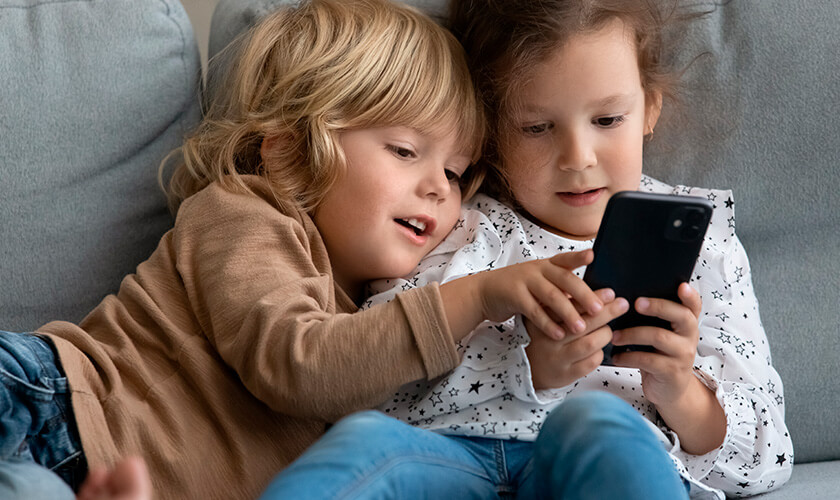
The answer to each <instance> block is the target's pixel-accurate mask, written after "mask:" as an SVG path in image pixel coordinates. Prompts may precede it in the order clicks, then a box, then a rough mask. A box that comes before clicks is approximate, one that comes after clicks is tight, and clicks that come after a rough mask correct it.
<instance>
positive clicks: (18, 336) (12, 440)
mask: <svg viewBox="0 0 840 500" xmlns="http://www.w3.org/2000/svg"><path fill="white" fill-rule="evenodd" d="M0 436H2V441H0V461H2V462H3V464H4V465H5V466H6V467H8V463H27V462H28V463H35V464H39V465H41V466H43V467H45V468H47V469H50V470H52V471H53V472H55V473H56V474H58V475H59V476H60V477H61V478H62V479H63V480H64V481H65V482H66V483H67V484H69V485H70V486H72V487H74V488H75V487H76V486H78V484H80V482H81V481H82V480H83V479H84V476H85V474H86V462H85V460H84V455H83V453H82V448H81V443H80V439H79V433H78V430H77V429H76V424H75V420H74V418H73V411H72V408H71V406H70V393H69V387H68V384H67V379H66V378H65V377H64V374H63V373H62V370H61V367H60V364H59V362H58V358H57V356H56V354H55V352H54V350H53V348H52V345H51V344H50V343H49V341H47V340H46V339H44V338H41V337H39V336H37V335H32V334H26V333H10V332H0ZM4 498H6V497H5V496H4Z"/></svg>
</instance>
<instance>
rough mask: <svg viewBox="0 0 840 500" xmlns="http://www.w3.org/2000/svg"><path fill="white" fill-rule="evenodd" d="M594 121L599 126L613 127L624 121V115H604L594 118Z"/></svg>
mask: <svg viewBox="0 0 840 500" xmlns="http://www.w3.org/2000/svg"><path fill="white" fill-rule="evenodd" d="M592 121H593V123H594V124H595V125H597V126H599V127H603V128H612V127H617V126H619V125H620V124H621V123H622V122H623V121H624V116H622V115H618V116H602V117H600V118H595V119H594V120H592Z"/></svg>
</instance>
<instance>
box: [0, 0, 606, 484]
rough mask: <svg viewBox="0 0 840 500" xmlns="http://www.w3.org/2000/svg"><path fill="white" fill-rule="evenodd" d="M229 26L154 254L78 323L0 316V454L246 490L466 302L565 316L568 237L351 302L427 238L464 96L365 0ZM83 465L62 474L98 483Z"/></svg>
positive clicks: (472, 149)
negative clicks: (469, 272)
mask: <svg viewBox="0 0 840 500" xmlns="http://www.w3.org/2000/svg"><path fill="white" fill-rule="evenodd" d="M240 47H241V48H240V49H239V52H237V53H236V57H235V61H236V63H235V64H234V65H233V66H232V67H231V68H230V71H229V73H228V75H229V78H227V80H225V82H224V83H223V84H222V85H221V86H219V87H217V89H216V91H215V94H214V98H213V100H212V102H211V104H210V106H209V108H208V110H207V113H206V115H205V118H204V119H203V121H202V123H201V124H200V126H199V128H198V130H197V131H196V132H195V133H194V134H192V135H191V136H190V137H189V138H188V139H187V140H186V143H185V145H184V146H183V148H182V153H183V158H184V163H183V164H182V165H180V166H179V168H178V169H177V171H176V172H175V173H174V177H173V178H172V181H171V184H170V194H171V199H172V204H173V206H174V207H176V208H177V219H176V222H175V226H174V228H173V229H172V230H171V231H170V232H168V233H167V234H166V235H165V236H164V237H163V238H162V239H161V241H160V244H159V246H158V248H157V249H156V250H155V252H154V253H153V254H152V255H151V256H150V257H149V259H148V260H147V261H145V262H144V263H142V264H140V266H138V268H137V271H136V273H135V274H132V275H129V276H127V277H126V278H125V279H124V281H123V283H122V285H121V287H120V290H119V292H118V293H117V294H116V295H111V296H108V297H106V298H105V299H104V300H103V301H102V303H101V304H100V305H99V306H98V307H96V308H95V309H94V310H93V311H92V312H91V313H90V314H89V315H88V316H87V317H86V318H85V319H84V320H83V321H82V322H81V323H80V324H78V325H75V324H70V323H67V322H52V323H49V324H47V325H45V326H43V327H41V328H39V329H38V331H37V332H35V333H34V334H21V333H8V332H2V333H0V370H2V372H1V373H2V375H3V376H2V377H0V378H2V381H3V385H2V389H0V430H1V431H2V432H0V436H2V442H0V469H3V467H4V466H5V467H10V468H15V469H16V470H17V468H19V467H21V466H27V465H28V466H29V470H30V471H31V472H32V477H41V476H42V473H43V472H44V471H45V469H44V468H48V469H52V470H54V471H55V472H57V473H58V474H59V475H61V477H62V478H63V479H64V480H65V481H66V482H67V483H68V484H70V485H72V486H73V487H74V488H75V487H77V486H78V484H79V483H80V482H81V481H82V480H83V479H84V476H85V470H86V468H87V466H90V467H91V469H95V468H100V467H103V466H105V467H111V466H114V464H116V463H118V462H119V457H124V456H129V455H136V456H138V457H139V458H140V459H142V460H143V461H144V462H145V464H146V465H147V467H148V472H149V475H150V477H151V479H152V482H153V486H154V491H155V494H156V495H157V498H177V499H185V498H200V499H206V498H225V499H236V498H243V499H250V498H254V497H255V496H256V495H257V494H258V492H259V491H261V490H262V489H264V487H265V486H266V485H267V484H268V482H269V480H270V478H271V477H272V476H273V475H274V474H275V473H276V472H277V471H278V470H280V469H282V468H283V467H284V466H285V465H287V464H288V463H289V462H290V461H291V460H293V459H294V458H295V457H296V456H297V455H298V454H300V453H301V452H302V451H303V450H304V449H305V448H306V447H307V446H308V445H309V444H311V443H312V442H313V441H314V440H315V439H316V438H317V437H318V436H320V435H321V434H322V433H323V432H324V429H325V427H326V424H327V423H328V422H332V421H335V420H337V419H338V418H340V417H342V416H344V415H346V414H349V413H351V412H353V411H356V410H359V409H363V408H370V407H373V406H375V405H377V404H379V403H381V402H382V401H383V399H384V398H385V397H386V396H387V395H388V394H391V393H393V392H394V391H395V390H397V388H399V387H400V386H401V385H403V384H405V383H408V382H410V381H414V380H418V379H420V380H426V379H434V378H436V377H438V376H440V375H442V374H444V373H446V372H448V371H449V370H451V369H453V368H454V367H455V366H456V365H457V363H458V360H459V357H458V355H457V352H456V342H458V341H459V340H460V339H461V338H463V337H464V335H466V334H467V333H469V332H470V331H471V330H472V329H473V328H475V326H476V325H477V324H478V323H480V322H481V321H483V320H485V319H495V320H502V319H504V318H506V317H508V316H510V315H511V314H514V313H517V312H521V313H525V314H527V315H529V317H531V318H532V319H533V320H534V321H535V322H536V323H537V324H538V325H539V326H540V327H541V328H543V329H545V330H547V331H556V329H558V328H559V326H558V324H557V323H556V322H555V321H553V320H552V319H551V318H550V317H549V315H548V314H547V313H546V310H544V309H543V307H542V306H544V307H546V308H547V309H548V310H550V311H552V316H553V317H555V318H557V321H558V322H564V323H568V324H574V323H575V322H576V321H580V320H581V319H582V318H581V316H580V314H579V313H578V311H577V310H575V309H574V308H572V307H571V301H570V299H569V298H567V296H566V295H565V294H561V293H559V290H560V289H561V288H562V289H569V288H574V284H573V281H574V280H573V279H574V275H573V274H572V273H571V271H570V269H573V268H575V267H578V266H580V265H583V264H585V262H586V259H584V258H581V257H580V256H560V257H558V258H557V259H554V260H553V261H550V262H549V261H542V262H534V263H532V264H529V265H528V266H524V267H522V268H520V270H518V271H516V272H510V271H508V270H502V271H500V272H499V273H496V274H489V273H488V276H489V278H487V277H484V276H482V278H481V279H467V280H461V281H459V282H453V283H451V284H448V285H446V286H443V287H440V286H438V285H436V284H434V285H430V286H427V287H422V288H418V289H416V290H412V291H409V292H406V293H405V294H401V295H400V296H399V297H398V299H397V300H394V301H392V302H390V303H388V304H383V305H380V306H376V307H371V308H370V309H368V310H365V311H362V312H358V313H356V311H357V309H358V302H359V301H360V300H361V298H362V294H363V289H364V286H365V284H366V283H367V282H368V281H370V280H373V279H381V278H389V277H397V276H401V275H405V274H407V273H409V272H411V270H412V269H414V268H415V267H416V266H417V264H418V262H419V261H420V259H421V258H422V257H423V256H424V255H425V254H427V253H428V252H429V251H430V250H431V249H432V248H434V247H435V246H436V245H437V244H438V242H440V241H441V240H442V239H443V238H444V236H445V235H446V234H447V233H448V232H449V230H450V229H451V228H452V226H453V225H454V224H455V222H456V221H457V220H458V217H459V213H460V204H461V200H462V188H463V195H465V196H469V194H471V192H472V191H474V188H475V185H476V184H477V182H478V181H479V180H480V178H481V172H480V170H474V169H469V170H468V167H469V165H470V164H471V162H472V161H473V160H474V159H475V158H477V156H478V152H479V149H480V145H481V140H482V136H483V132H484V123H483V114H482V112H481V108H480V106H479V105H478V104H477V99H476V95H475V92H474V89H473V87H472V84H471V80H470V78H469V71H468V68H467V66H466V63H465V60H464V57H463V54H462V49H461V48H460V45H459V44H458V42H457V41H456V40H455V39H454V38H453V37H452V36H451V35H450V34H449V33H447V32H446V31H445V30H444V29H442V28H440V27H439V26H437V25H436V24H435V23H434V22H432V21H431V20H429V19H428V18H427V17H425V16H423V15H421V14H419V13H418V12H417V11H415V10H413V9H411V8H407V7H404V6H400V5H398V4H394V3H390V2H388V1H386V0H353V1H340V0H312V1H310V2H303V3H301V4H299V5H298V6H296V7H294V8H287V9H283V10H281V11H279V12H278V13H276V14H274V15H271V16H269V17H268V18H267V19H266V20H265V21H264V22H262V23H261V24H259V25H258V26H257V27H256V28H255V29H254V30H253V31H252V32H251V33H250V35H249V36H248V37H247V39H245V40H244V41H243V42H242V43H241V44H240ZM464 290H467V291H468V293H462V292H463V291H464ZM571 296H572V297H571V300H574V301H575V302H577V303H580V304H585V307H587V308H588V309H587V310H589V311H596V310H601V311H604V310H607V309H608V308H606V307H603V301H602V300H601V299H599V297H598V296H596V295H595V294H593V293H592V292H591V291H590V290H588V289H587V288H586V287H578V288H577V290H573V291H572V293H571ZM455 305H457V307H455ZM602 314H603V313H602ZM42 467H43V468H42ZM24 468H25V467H24ZM116 471H117V472H118V470H116ZM133 471H134V472H137V470H136V469H133ZM97 474H98V476H97V477H94V478H92V479H91V482H90V483H89V484H92V485H93V486H91V490H88V489H84V490H83V491H82V494H83V495H87V494H90V495H95V494H97V491H102V488H106V489H107V485H105V486H103V485H104V483H103V476H101V474H100V473H97ZM12 477H13V478H14V480H15V482H16V483H17V486H21V485H22V487H23V490H21V489H18V490H14V487H15V485H14V484H13V485H12V486H11V487H10V488H7V491H2V492H0V496H3V498H14V497H15V496H17V497H21V498H25V497H27V493H26V491H25V489H26V486H27V484H29V485H30V486H33V487H34V486H36V485H34V484H32V482H30V483H27V478H28V476H27V474H26V473H25V472H24V473H16V474H14V475H13V476H12ZM135 479H137V477H136V475H135ZM136 484H137V483H135V485H136ZM7 486H8V485H0V488H4V487H7ZM64 490H67V488H64ZM65 493H66V491H61V492H58V491H57V492H56V494H55V495H47V496H50V497H52V498H61V496H60V495H62V494H65Z"/></svg>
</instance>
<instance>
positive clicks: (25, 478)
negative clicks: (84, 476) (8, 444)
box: [0, 461, 76, 500]
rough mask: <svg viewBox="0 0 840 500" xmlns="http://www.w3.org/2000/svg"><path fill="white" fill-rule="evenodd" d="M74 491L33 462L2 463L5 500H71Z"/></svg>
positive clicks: (0, 491) (0, 476) (0, 481)
mask: <svg viewBox="0 0 840 500" xmlns="http://www.w3.org/2000/svg"><path fill="white" fill-rule="evenodd" d="M75 497H76V496H75V495H74V494H73V490H72V489H70V486H69V485H68V484H67V483H65V482H64V481H63V480H62V479H61V478H60V477H58V475H56V474H55V473H54V472H52V471H51V470H49V469H45V468H44V467H41V466H40V465H38V464H36V463H35V462H31V461H21V462H18V461H11V462H8V461H0V498H2V499H3V500H71V499H73V498H75Z"/></svg>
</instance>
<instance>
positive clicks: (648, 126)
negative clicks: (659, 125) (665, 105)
mask: <svg viewBox="0 0 840 500" xmlns="http://www.w3.org/2000/svg"><path fill="white" fill-rule="evenodd" d="M660 113H662V92H659V91H653V92H648V93H646V94H645V136H650V135H653V129H654V128H656V122H657V121H659V115H660Z"/></svg>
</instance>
